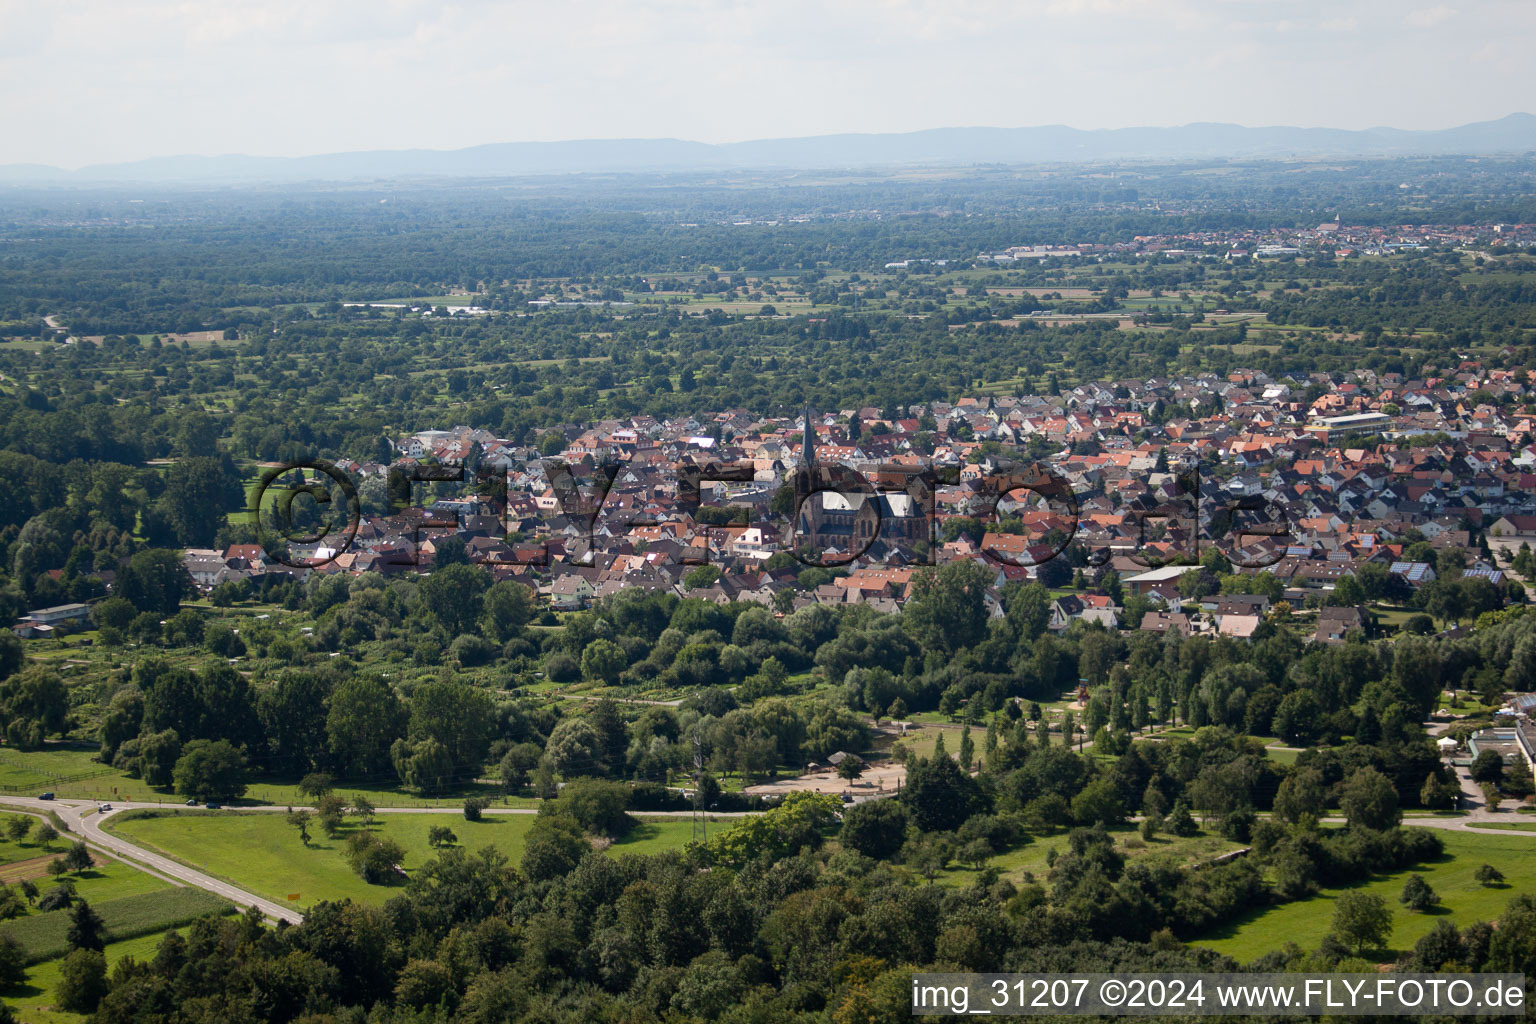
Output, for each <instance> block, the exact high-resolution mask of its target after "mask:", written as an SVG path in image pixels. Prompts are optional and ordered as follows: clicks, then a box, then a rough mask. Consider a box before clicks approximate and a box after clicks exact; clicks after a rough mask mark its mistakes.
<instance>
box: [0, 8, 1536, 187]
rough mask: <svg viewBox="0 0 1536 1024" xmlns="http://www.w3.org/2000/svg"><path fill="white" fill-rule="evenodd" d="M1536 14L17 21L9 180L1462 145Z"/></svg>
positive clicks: (1511, 74)
mask: <svg viewBox="0 0 1536 1024" xmlns="http://www.w3.org/2000/svg"><path fill="white" fill-rule="evenodd" d="M1533 40H1536V3H1533V2H1531V0H1455V2H1450V3H1439V2H1437V0H996V2H994V0H921V2H919V0H758V2H752V3H745V2H729V0H567V2H563V3H550V2H542V0H500V2H492V0H447V2H444V0H430V2H428V0H263V2H256V3H246V2H233V0H230V2H225V0H189V2H182V0H112V2H89V0H0V163H22V162H38V163H50V164H56V165H59V166H64V167H76V166H80V165H82V164H90V163H99V162H109V161H119V160H131V159H137V158H140V157H147V156H164V155H169V154H178V153H201V154H220V153H251V154H260V155H274V156H291V155H299V154H306V153H325V152H336V151H342V150H355V149H378V148H406V147H425V148H443V149H447V148H456V147H460V146H470V145H476V144H479V143H484V142H510V141H521V140H555V139H573V138H634V137H672V138H686V139H697V140H701V141H705V142H727V141H736V140H741V139H754V138H769V137H781V136H793V135H817V134H826V133H830V132H844V131H863V132H876V131H909V130H914V129H919V128H931V127H939V126H947V125H996V126H1006V127H1016V126H1021V125H1036V124H1069V125H1072V126H1074V127H1079V128H1113V127H1122V126H1126V125H1171V124H1185V123H1188V122H1190V121H1233V122H1238V123H1241V124H1248V125H1264V124H1293V125H1304V126H1313V125H1324V126H1330V127H1341V128H1363V127H1370V126H1373V125H1390V126H1394V127H1401V128H1439V127H1448V126H1451V125H1455V124H1461V123H1464V122H1468V121H1477V120H1487V119H1491V118H1495V117H1501V116H1503V115H1505V114H1508V113H1510V112H1513V111H1517V110H1525V109H1531V108H1532V107H1536V99H1533V97H1536V62H1533V61H1532V60H1531V55H1530V46H1531V43H1532V41H1533Z"/></svg>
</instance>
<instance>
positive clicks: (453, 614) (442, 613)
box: [421, 565, 491, 636]
mask: <svg viewBox="0 0 1536 1024" xmlns="http://www.w3.org/2000/svg"><path fill="white" fill-rule="evenodd" d="M490 585H491V577H490V574H489V573H487V572H486V571H485V570H484V569H482V568H480V567H479V566H476V565H450V566H447V567H446V568H442V569H438V570H436V571H434V572H432V573H430V574H429V575H428V576H427V577H426V578H425V579H423V580H422V581H421V598H422V602H423V603H424V604H425V605H426V606H427V608H429V609H430V610H431V611H432V614H433V615H435V616H436V617H437V620H438V621H439V622H441V623H442V624H443V626H444V627H445V628H446V629H447V630H448V632H449V633H451V634H453V635H455V636H456V635H458V634H460V633H464V632H467V631H468V630H469V628H470V627H471V626H473V625H474V624H475V623H476V622H477V621H478V620H479V619H480V616H481V614H482V613H483V612H484V611H485V602H484V598H485V592H486V590H487V589H489V587H490Z"/></svg>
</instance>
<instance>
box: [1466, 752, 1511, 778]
mask: <svg viewBox="0 0 1536 1024" xmlns="http://www.w3.org/2000/svg"><path fill="white" fill-rule="evenodd" d="M1468 771H1469V773H1470V774H1471V776H1472V781H1473V782H1491V783H1493V784H1494V785H1498V784H1499V783H1500V782H1503V781H1504V758H1503V756H1502V755H1501V754H1500V753H1499V752H1498V751H1497V750H1480V751H1478V753H1477V757H1475V758H1473V759H1472V767H1471V768H1470V769H1468Z"/></svg>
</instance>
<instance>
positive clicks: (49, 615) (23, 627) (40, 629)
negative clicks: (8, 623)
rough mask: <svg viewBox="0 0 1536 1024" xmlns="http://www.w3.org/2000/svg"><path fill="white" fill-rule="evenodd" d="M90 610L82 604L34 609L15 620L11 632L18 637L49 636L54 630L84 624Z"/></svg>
mask: <svg viewBox="0 0 1536 1024" xmlns="http://www.w3.org/2000/svg"><path fill="white" fill-rule="evenodd" d="M90 611H91V610H90V608H89V607H87V606H86V605H83V604H58V605H54V606H53V607H52V608H34V609H32V610H31V611H30V612H28V613H27V614H26V615H25V616H24V617H22V618H20V619H17V620H16V624H15V625H14V626H12V627H11V631H12V632H13V633H15V634H16V635H17V636H20V637H31V636H50V635H52V633H53V631H54V628H55V627H57V626H62V625H66V624H69V623H74V622H84V621H85V620H86V618H87V617H88V616H89V615H90Z"/></svg>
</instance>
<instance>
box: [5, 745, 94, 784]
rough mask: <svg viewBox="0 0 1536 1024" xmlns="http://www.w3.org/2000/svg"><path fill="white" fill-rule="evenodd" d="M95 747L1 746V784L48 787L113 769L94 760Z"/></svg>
mask: <svg viewBox="0 0 1536 1024" xmlns="http://www.w3.org/2000/svg"><path fill="white" fill-rule="evenodd" d="M95 753H96V752H95V751H94V750H88V749H77V748H61V747H52V748H49V749H46V750H29V751H25V752H23V751H19V750H15V749H13V748H10V747H7V748H5V749H4V750H0V787H3V786H11V787H19V788H21V789H32V788H38V789H48V788H49V787H51V786H52V785H53V784H54V783H55V782H56V781H57V780H58V779H60V778H67V777H70V776H74V775H83V774H86V773H88V772H107V771H111V769H110V768H108V767H107V766H106V765H104V764H102V763H101V762H99V761H96V760H93V758H94V757H95Z"/></svg>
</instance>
